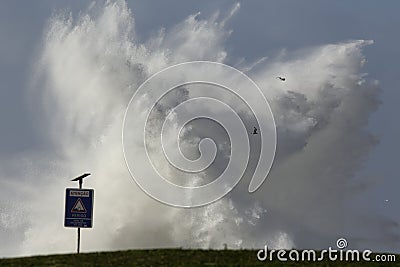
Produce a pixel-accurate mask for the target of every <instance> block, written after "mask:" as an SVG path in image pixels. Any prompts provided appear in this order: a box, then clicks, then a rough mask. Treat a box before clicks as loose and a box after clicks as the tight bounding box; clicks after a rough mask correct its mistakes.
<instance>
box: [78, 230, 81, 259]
mask: <svg viewBox="0 0 400 267" xmlns="http://www.w3.org/2000/svg"><path fill="white" fill-rule="evenodd" d="M80 243H81V228H78V254H79V247H80Z"/></svg>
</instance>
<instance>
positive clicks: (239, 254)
mask: <svg viewBox="0 0 400 267" xmlns="http://www.w3.org/2000/svg"><path fill="white" fill-rule="evenodd" d="M256 254H257V251H256V250H184V249H154V250H129V251H116V252H97V253H83V254H79V255H76V254H65V255H50V256H34V257H24V258H10V259H0V266H2V267H6V266H24V267H25V266H41V267H43V266H57V267H61V266H80V267H84V266H118V267H120V266H182V267H191V266H281V265H285V266H304V265H306V266H356V265H357V266H400V257H399V255H396V261H397V263H396V262H391V263H390V262H386V263H377V262H358V263H357V262H340V261H337V262H330V261H328V260H327V259H325V260H324V261H322V262H291V261H288V262H286V263H284V262H279V261H277V260H274V261H268V260H267V261H265V262H260V261H258V260H257V255H256ZM371 258H373V257H372V256H371Z"/></svg>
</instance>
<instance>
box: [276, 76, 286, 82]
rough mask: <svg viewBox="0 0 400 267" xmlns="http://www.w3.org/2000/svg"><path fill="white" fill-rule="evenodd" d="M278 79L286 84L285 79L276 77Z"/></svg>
mask: <svg viewBox="0 0 400 267" xmlns="http://www.w3.org/2000/svg"><path fill="white" fill-rule="evenodd" d="M276 78H277V79H279V80H281V81H282V82H284V81H285V80H286V78H285V77H280V76H278V77H276Z"/></svg>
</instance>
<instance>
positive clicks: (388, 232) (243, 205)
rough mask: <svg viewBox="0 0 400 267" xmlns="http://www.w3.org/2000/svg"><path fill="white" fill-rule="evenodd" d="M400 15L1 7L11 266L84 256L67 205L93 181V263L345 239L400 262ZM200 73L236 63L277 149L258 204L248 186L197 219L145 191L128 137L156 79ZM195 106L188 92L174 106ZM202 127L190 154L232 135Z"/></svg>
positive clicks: (288, 4) (294, 7) (291, 4)
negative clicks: (130, 117)
mask: <svg viewBox="0 0 400 267" xmlns="http://www.w3.org/2000/svg"><path fill="white" fill-rule="evenodd" d="M398 8H399V4H398V3H397V2H395V1H387V2H385V4H383V5H382V4H381V5H379V3H377V2H374V1H353V2H351V3H350V4H349V3H347V2H345V1H339V2H338V1H331V2H325V3H323V4H322V3H315V2H311V1H303V2H299V1H269V2H267V3H261V2H251V3H247V2H245V3H240V4H237V3H234V2H230V1H220V2H218V3H217V2H214V1H202V2H201V3H198V2H195V1H186V2H185V3H181V2H180V1H168V2H167V1H146V2H144V1H141V2H139V1H128V2H127V3H125V2H122V1H120V2H111V3H104V2H101V1H99V2H97V3H94V2H93V3H92V2H82V3H71V2H63V1H57V2H55V1H41V2H37V3H35V4H34V3H26V2H22V1H21V2H19V1H8V2H2V3H1V4H0V22H1V23H0V38H1V39H0V40H1V42H0V59H1V60H0V70H1V71H0V75H1V76H0V77H1V83H0V86H1V90H0V93H1V98H0V107H1V113H0V123H1V139H0V157H1V163H0V179H1V187H0V190H1V194H0V240H1V242H0V256H15V255H31V254H48V253H63V252H73V251H74V250H75V238H76V237H75V231H74V230H73V229H65V228H64V227H63V212H64V211H63V206H64V190H65V188H66V187H69V186H71V185H72V184H71V183H70V182H68V179H69V178H71V177H74V176H75V175H78V174H80V173H82V172H85V171H90V172H92V173H93V176H92V177H90V178H88V179H87V181H85V186H87V187H90V188H94V189H95V190H96V201H95V218H94V219H95V221H94V228H93V229H89V230H84V231H83V234H82V238H83V240H82V250H83V251H97V250H115V249H129V248H151V247H202V248H222V247H223V244H224V243H226V244H228V246H229V247H230V248H240V247H250V248H251V247H252V248H256V247H260V246H263V245H264V244H268V245H269V246H272V247H282V248H290V247H296V248H326V247H328V246H334V244H335V241H336V239H337V238H338V237H346V238H347V240H348V242H349V245H350V247H351V248H369V249H373V250H376V251H394V252H398V251H399V248H400V229H399V225H398V221H399V219H400V216H399V215H398V213H397V211H398V207H399V205H398V203H399V201H400V197H399V196H398V194H396V193H397V187H398V186H399V182H398V181H397V179H396V178H398V172H397V169H395V167H396V163H397V161H398V160H397V154H396V153H395V152H397V150H398V147H399V145H398V144H399V142H398V141H397V137H398V133H399V129H400V126H399V125H398V123H397V120H396V114H397V112H398V107H397V103H398V100H399V96H400V93H399V92H398V85H399V79H400V78H399V77H400V76H399V75H398V67H397V64H396V63H397V61H398V52H397V51H398V43H399V39H400V38H399V37H398V35H396V34H395V33H396V31H397V28H398V25H400V19H399V18H398V16H397V14H396V10H398ZM198 12H200V14H198ZM188 60H213V61H219V62H224V63H227V64H230V65H232V66H235V67H237V68H238V69H240V70H242V71H244V72H246V73H247V74H248V75H249V76H250V77H251V78H253V79H254V80H255V81H256V82H257V84H258V85H259V86H260V87H261V89H262V90H263V92H264V94H265V95H266V97H267V99H268V100H269V102H270V104H271V108H272V111H273V113H274V116H275V120H276V124H277V132H278V146H277V155H276V161H275V164H274V167H273V169H272V171H271V173H270V176H269V177H268V179H267V181H266V183H264V185H263V186H262V187H261V188H260V189H259V190H258V191H257V192H256V193H254V194H248V193H247V192H246V189H247V186H248V182H249V181H250V177H249V174H247V175H246V177H244V179H243V180H242V182H241V183H240V184H239V186H238V187H237V188H235V190H234V191H233V192H231V193H230V194H229V195H228V196H226V197H225V198H223V199H222V200H220V201H218V202H216V203H214V204H212V205H210V206H206V207H203V208H197V209H192V210H182V209H178V208H172V207H168V206H165V205H162V204H160V203H158V202H156V201H154V200H153V199H151V198H149V197H148V196H147V195H146V194H144V193H143V192H142V191H141V190H140V189H139V188H138V187H137V186H136V184H135V183H134V182H133V181H132V179H131V178H130V176H129V173H128V171H127V169H126V166H125V163H124V160H123V155H122V145H121V124H122V117H123V112H124V110H125V108H126V105H127V103H128V101H129V99H130V97H131V95H132V93H133V92H134V90H135V88H136V87H137V86H138V85H140V83H141V82H142V81H143V80H144V79H145V78H146V77H148V76H149V75H151V74H152V73H154V72H156V71H158V70H160V69H162V68H164V67H167V66H170V65H172V64H175V63H179V62H184V61H188ZM277 75H283V76H285V77H287V81H286V82H285V83H282V82H280V81H278V80H277V79H275V77H276V76H277ZM191 94H192V93H191V91H190V88H189V89H185V90H181V91H180V92H177V93H176V97H172V98H170V101H169V102H168V101H167V103H164V104H165V106H166V107H168V106H172V105H176V103H175V104H174V102H177V100H184V99H187V98H188V97H190V96H191ZM159 113H160V114H154V119H155V122H157V120H159V119H160V118H163V116H165V110H164V109H162V108H161V109H160V110H159ZM249 120H250V122H251V118H249ZM249 124H251V123H249ZM207 125H208V124H207ZM193 128H194V129H193V131H191V133H192V135H188V136H187V137H186V141H188V143H189V144H196V142H194V141H196V140H197V139H196V138H195V137H194V135H195V134H196V133H197V134H198V135H200V136H202V135H205V134H209V135H211V137H214V138H215V139H216V140H219V138H221V135H222V136H223V134H221V130H220V129H218V127H217V126H215V125H211V124H210V125H208V127H207V129H209V132H207V133H204V132H201V131H200V129H196V127H195V126H194V127H193ZM200 128H201V127H200ZM189 148H190V146H189ZM253 148H254V146H253ZM221 153H228V152H226V151H225V149H221ZM154 158H155V159H157V158H159V159H160V165H161V166H164V168H166V169H168V168H169V166H166V165H163V164H162V161H161V157H158V156H157V155H155V156H154ZM223 166H224V160H221V161H220V162H219V164H215V166H213V167H212V168H211V169H210V170H209V172H207V173H205V174H204V175H205V176H207V175H210V177H205V178H208V179H211V178H212V177H211V176H212V175H215V173H220V172H221V170H220V169H221V168H222V167H223ZM166 172H168V170H166ZM203 178H204V177H203Z"/></svg>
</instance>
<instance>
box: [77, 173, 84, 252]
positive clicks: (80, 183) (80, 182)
mask: <svg viewBox="0 0 400 267" xmlns="http://www.w3.org/2000/svg"><path fill="white" fill-rule="evenodd" d="M82 180H83V179H80V180H79V189H82ZM80 246H81V228H79V227H78V247H77V253H78V254H79V249H80Z"/></svg>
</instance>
